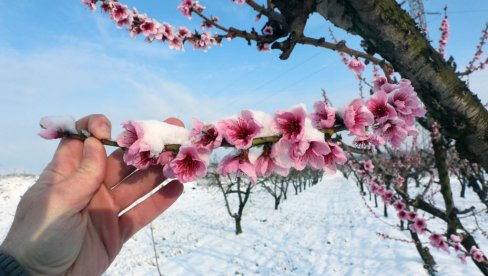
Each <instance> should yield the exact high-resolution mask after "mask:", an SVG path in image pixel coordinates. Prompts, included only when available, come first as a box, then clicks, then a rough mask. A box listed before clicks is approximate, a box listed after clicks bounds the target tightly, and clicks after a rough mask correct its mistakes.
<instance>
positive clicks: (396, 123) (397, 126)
mask: <svg viewBox="0 0 488 276" xmlns="http://www.w3.org/2000/svg"><path fill="white" fill-rule="evenodd" d="M375 133H377V134H378V135H380V136H382V137H383V138H385V139H386V140H387V141H389V142H390V143H391V145H392V146H393V147H394V148H398V147H400V145H401V143H402V142H403V141H404V140H405V138H407V135H408V131H407V130H406V129H405V124H404V121H403V120H400V119H399V118H398V117H395V118H392V119H389V120H388V121H386V122H385V123H384V124H383V125H381V126H379V128H377V129H376V130H375Z"/></svg>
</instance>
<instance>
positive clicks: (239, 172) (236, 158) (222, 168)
mask: <svg viewBox="0 0 488 276" xmlns="http://www.w3.org/2000/svg"><path fill="white" fill-rule="evenodd" d="M217 171H218V172H219V173H220V174H221V175H223V176H228V175H229V174H234V175H236V176H237V177H241V176H243V175H245V176H247V177H248V178H249V179H251V181H252V182H253V183H256V181H257V175H256V168H255V167H254V165H253V164H252V163H251V161H249V157H248V153H247V151H240V152H238V153H237V154H235V153H231V154H228V155H226V156H225V157H224V158H223V159H222V161H221V162H220V164H219V167H218V168H217Z"/></svg>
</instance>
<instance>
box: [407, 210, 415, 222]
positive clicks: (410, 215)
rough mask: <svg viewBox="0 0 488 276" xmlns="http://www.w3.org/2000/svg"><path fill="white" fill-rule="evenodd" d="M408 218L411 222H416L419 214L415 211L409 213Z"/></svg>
mask: <svg viewBox="0 0 488 276" xmlns="http://www.w3.org/2000/svg"><path fill="white" fill-rule="evenodd" d="M407 217H408V220H409V221H415V219H416V218H417V213H415V212H414V211H410V212H408V214H407Z"/></svg>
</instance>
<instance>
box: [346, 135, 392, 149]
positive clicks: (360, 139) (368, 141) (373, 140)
mask: <svg viewBox="0 0 488 276" xmlns="http://www.w3.org/2000/svg"><path fill="white" fill-rule="evenodd" d="M385 143H386V141H385V139H383V137H381V136H379V135H376V134H365V135H360V136H356V138H354V141H353V144H354V145H355V146H356V147H358V148H369V147H370V145H375V146H381V145H384V144H385Z"/></svg>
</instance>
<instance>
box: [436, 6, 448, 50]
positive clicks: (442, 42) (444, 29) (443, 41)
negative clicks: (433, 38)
mask: <svg viewBox="0 0 488 276" xmlns="http://www.w3.org/2000/svg"><path fill="white" fill-rule="evenodd" d="M444 11H445V12H446V11H447V6H446V7H445V8H444ZM447 19H448V17H447V13H446V14H445V15H444V19H442V23H441V27H440V28H439V30H440V31H441V38H440V39H439V49H438V50H439V53H441V54H442V56H443V57H444V56H446V50H445V49H446V45H447V40H448V39H449V22H448V20H447Z"/></svg>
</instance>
